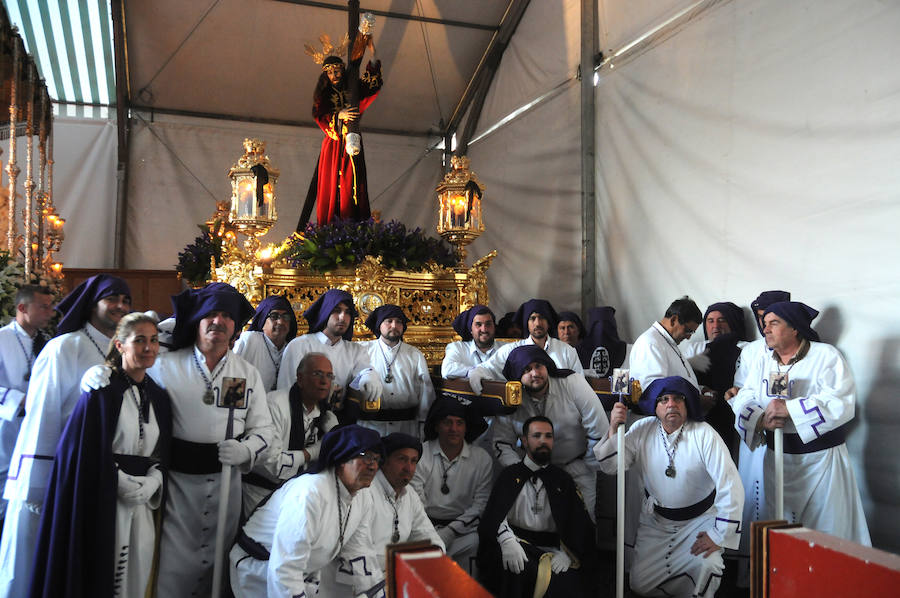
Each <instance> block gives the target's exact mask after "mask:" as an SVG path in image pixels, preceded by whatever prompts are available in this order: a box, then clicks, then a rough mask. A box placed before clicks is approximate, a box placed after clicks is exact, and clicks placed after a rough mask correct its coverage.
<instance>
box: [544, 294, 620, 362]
mask: <svg viewBox="0 0 900 598" xmlns="http://www.w3.org/2000/svg"><path fill="white" fill-rule="evenodd" d="M560 317H561V316H560ZM597 347H603V348H604V349H606V350H607V352H608V353H609V371H608V372H606V373H603V372H599V373H600V375H601V376H609V375H611V374H612V370H613V369H614V368H618V367H621V366H622V364H623V363H624V362H625V350H626V348H627V345H626V343H625V341H623V340H621V339H620V338H619V331H618V327H617V326H616V310H615V308H613V307H610V306H608V305H607V306H603V307H592V308H590V309H589V310H588V327H587V333H586V334H585V336H584V338H583V339H582V340H581V342H580V343H578V347H576V350H577V351H578V358H579V359H580V360H581V365H582V367H584V368H585V369H590V368H591V357H593V355H594V349H596V348H597Z"/></svg>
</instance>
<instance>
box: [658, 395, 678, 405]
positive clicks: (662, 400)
mask: <svg viewBox="0 0 900 598" xmlns="http://www.w3.org/2000/svg"><path fill="white" fill-rule="evenodd" d="M669 401H672V402H673V403H684V397H683V396H681V395H663V396H661V397H659V398H658V399H656V404H657V405H658V404H660V403H668V402H669Z"/></svg>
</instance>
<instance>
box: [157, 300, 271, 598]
mask: <svg viewBox="0 0 900 598" xmlns="http://www.w3.org/2000/svg"><path fill="white" fill-rule="evenodd" d="M172 304H173V306H174V308H175V330H174V334H173V337H174V338H173V342H174V350H173V351H170V352H168V353H164V354H162V355H160V356H159V359H157V360H156V364H155V365H154V366H153V367H152V368H151V369H149V370H148V371H147V373H148V374H149V375H150V376H151V377H152V378H153V379H154V380H155V381H156V382H157V383H158V384H159V385H160V386H161V387H163V388H165V389H166V390H167V391H168V392H169V395H170V396H171V398H172V415H173V430H172V434H173V439H172V465H171V471H170V473H169V483H168V499H167V501H166V513H165V519H164V521H165V525H163V526H162V537H161V540H160V546H159V555H160V559H159V571H160V576H159V585H158V587H159V590H158V594H159V595H160V596H171V597H173V598H175V597H178V596H191V595H197V596H200V595H209V594H210V592H211V588H212V576H213V569H214V561H215V548H216V533H217V525H218V512H219V496H220V485H221V484H229V486H230V492H229V500H228V511H227V514H228V515H227V519H226V523H225V525H226V529H225V530H224V531H223V537H224V538H226V539H230V538H233V537H234V533H235V532H236V531H237V525H238V519H239V517H240V513H241V473H247V472H249V471H250V469H251V468H252V467H253V465H254V464H255V463H256V462H257V460H258V459H260V458H262V457H263V454H264V452H265V451H266V450H267V449H268V448H269V447H270V446H271V444H272V437H273V429H272V418H271V416H270V415H269V410H268V408H267V405H266V389H265V387H264V386H263V383H262V379H261V378H260V376H259V372H258V371H257V370H256V368H255V367H253V366H252V365H251V364H249V363H248V362H246V361H245V360H244V359H243V358H242V357H240V356H239V355H235V354H234V353H232V352H231V351H230V350H229V345H230V343H231V341H232V340H233V339H234V338H235V336H236V331H237V330H240V328H241V327H242V326H243V325H244V323H246V322H247V320H249V319H250V316H251V315H252V313H253V308H252V307H251V305H250V303H249V302H248V301H247V299H246V298H245V297H244V296H243V295H242V294H241V293H239V292H238V291H237V290H236V289H235V288H234V287H232V286H230V285H227V284H224V283H211V284H209V285H207V286H205V287H204V288H202V289H197V290H187V291H184V292H183V293H181V294H179V295H176V296H175V297H173V298H172ZM234 394H237V395H238V397H237V398H239V401H238V403H237V404H235V405H234V409H233V413H234V415H233V426H232V434H233V437H232V438H231V439H228V440H226V439H225V436H226V429H227V427H228V424H229V411H230V409H228V408H225V407H226V405H224V404H223V397H225V396H229V395H234ZM223 464H224V465H231V466H233V468H232V469H231V471H230V477H229V478H228V479H223V477H222V465H223Z"/></svg>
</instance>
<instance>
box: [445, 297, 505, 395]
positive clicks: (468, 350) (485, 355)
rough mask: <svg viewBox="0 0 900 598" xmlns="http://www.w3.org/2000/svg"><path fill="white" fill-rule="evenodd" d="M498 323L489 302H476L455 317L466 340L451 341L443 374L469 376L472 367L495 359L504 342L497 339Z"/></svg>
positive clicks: (460, 333)
mask: <svg viewBox="0 0 900 598" xmlns="http://www.w3.org/2000/svg"><path fill="white" fill-rule="evenodd" d="M496 327H497V323H496V320H495V318H494V312H492V311H491V310H490V308H488V307H487V306H485V305H473V306H472V307H470V308H469V309H467V310H465V311H464V312H462V313H460V314H459V315H458V316H456V319H454V320H453V330H454V331H456V334H458V335H459V336H460V337H461V338H462V340H460V341H455V342H452V343H448V344H447V348H446V349H445V351H444V361H443V363H441V376H442V377H444V378H448V379H450V378H466V377H467V376H468V375H469V370H471V369H472V368H474V367H476V366H477V365H479V364H481V363H482V362H484V361H486V360H488V359H489V358H491V357H492V356H493V355H494V353H496V352H497V349H499V348H500V347H502V346H503V345H504V343H502V342H500V341H496V340H494V336H495V333H496Z"/></svg>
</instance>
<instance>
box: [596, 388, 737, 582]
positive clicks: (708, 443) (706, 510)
mask: <svg viewBox="0 0 900 598" xmlns="http://www.w3.org/2000/svg"><path fill="white" fill-rule="evenodd" d="M639 407H640V410H641V412H643V413H644V414H645V415H653V414H655V415H656V417H645V418H643V419H640V420H638V421H637V422H635V423H634V424H632V426H631V428H630V429H629V430H628V432H626V434H625V454H624V463H625V468H626V469H628V468H631V467H634V468H636V469H637V470H638V471H639V472H640V475H641V479H642V480H643V484H644V491H645V496H646V498H645V499H644V503H643V505H642V507H643V508H641V513H640V526H639V527H638V531H637V541H636V543H635V547H634V550H635V558H634V562H633V563H632V565H631V589H632V590H634V591H635V592H637V593H638V594H640V595H641V596H697V597H706V598H712V597H713V596H714V595H715V593H716V589H718V587H719V583H720V582H721V580H722V571H723V570H724V567H725V565H724V562H723V560H722V551H723V549H724V548H737V546H738V542H739V540H740V537H739V533H740V528H741V511H742V509H743V506H744V489H743V486H742V485H741V479H740V476H739V475H738V472H737V468H736V467H735V466H734V462H733V461H732V460H731V455H730V454H729V452H728V447H726V446H725V443H724V442H723V441H722V438H721V437H720V436H719V435H718V434H717V433H716V431H715V430H713V428H712V427H711V426H710V425H709V424H707V423H706V422H704V421H703V414H702V412H701V409H700V394H699V393H698V392H697V388H696V387H695V386H694V384H693V383H691V382H690V381H688V380H685V379H684V378H682V377H680V376H669V377H666V378H660V379H657V380H655V381H653V382H652V383H650V385H649V386H648V387H647V389H646V390H645V391H644V394H643V395H642V396H641V399H640V402H639ZM626 413H627V409H626V407H625V404H624V403H616V404H615V405H614V406H613V410H612V413H611V414H610V425H609V433H608V434H607V435H606V437H605V438H604V439H603V441H602V442H600V443H598V444H597V445H596V446H595V447H594V455H595V456H596V457H597V460H598V461H599V462H600V468H601V469H602V470H603V471H604V472H605V473H608V474H614V473H616V429H617V428H618V427H619V426H620V425H622V424H624V423H625V417H626ZM628 506H630V505H628Z"/></svg>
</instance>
